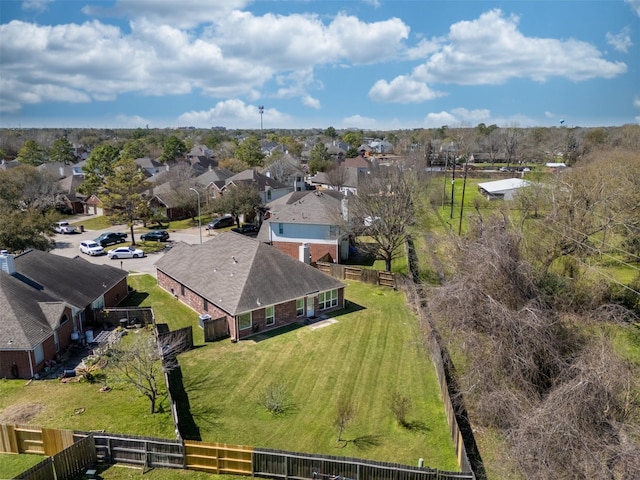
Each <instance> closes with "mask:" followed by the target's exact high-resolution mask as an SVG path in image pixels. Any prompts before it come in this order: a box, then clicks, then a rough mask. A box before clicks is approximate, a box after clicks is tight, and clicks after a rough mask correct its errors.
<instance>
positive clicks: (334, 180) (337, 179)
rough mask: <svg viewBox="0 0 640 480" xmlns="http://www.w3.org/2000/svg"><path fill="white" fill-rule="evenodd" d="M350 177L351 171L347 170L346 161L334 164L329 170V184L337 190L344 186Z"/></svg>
mask: <svg viewBox="0 0 640 480" xmlns="http://www.w3.org/2000/svg"><path fill="white" fill-rule="evenodd" d="M348 177H349V171H348V170H347V167H345V166H344V163H340V164H338V165H334V166H333V168H331V170H329V171H328V172H327V181H328V182H329V185H330V186H332V187H334V188H335V189H336V190H340V189H341V188H342V187H343V186H344V184H345V183H346V182H347V179H348Z"/></svg>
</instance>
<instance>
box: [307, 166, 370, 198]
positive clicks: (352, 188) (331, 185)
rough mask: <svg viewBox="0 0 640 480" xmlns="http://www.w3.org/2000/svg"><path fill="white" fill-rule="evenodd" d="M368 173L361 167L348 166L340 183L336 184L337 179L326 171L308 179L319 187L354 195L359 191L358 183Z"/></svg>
mask: <svg viewBox="0 0 640 480" xmlns="http://www.w3.org/2000/svg"><path fill="white" fill-rule="evenodd" d="M345 162H346V160H345ZM366 175H367V173H366V172H364V171H362V169H361V168H359V167H346V168H345V175H344V178H342V179H341V181H340V185H335V179H332V178H331V175H330V174H327V173H326V172H318V173H316V174H315V175H314V176H312V177H308V178H307V181H308V182H309V184H311V185H312V186H314V187H316V188H319V189H326V190H336V191H339V192H340V193H342V194H344V195H353V194H357V193H358V183H360V182H361V181H362V180H363V179H364V178H366Z"/></svg>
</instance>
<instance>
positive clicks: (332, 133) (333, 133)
mask: <svg viewBox="0 0 640 480" xmlns="http://www.w3.org/2000/svg"><path fill="white" fill-rule="evenodd" d="M324 135H325V136H326V137H329V138H330V139H331V140H333V139H334V138H338V132H336V129H335V128H333V127H328V128H327V129H326V130H325V131H324Z"/></svg>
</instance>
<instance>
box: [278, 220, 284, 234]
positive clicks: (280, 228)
mask: <svg viewBox="0 0 640 480" xmlns="http://www.w3.org/2000/svg"><path fill="white" fill-rule="evenodd" d="M283 233H284V225H283V224H282V223H279V224H278V234H279V235H282V234H283Z"/></svg>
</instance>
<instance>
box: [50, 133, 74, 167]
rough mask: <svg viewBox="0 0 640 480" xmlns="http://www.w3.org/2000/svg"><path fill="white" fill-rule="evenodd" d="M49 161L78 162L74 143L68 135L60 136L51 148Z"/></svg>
mask: <svg viewBox="0 0 640 480" xmlns="http://www.w3.org/2000/svg"><path fill="white" fill-rule="evenodd" d="M49 161H50V162H60V163H64V164H70V163H76V154H75V153H73V145H71V142H70V141H69V140H68V139H67V137H60V138H59V139H57V140H56V141H55V142H53V145H51V148H50V149H49Z"/></svg>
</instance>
